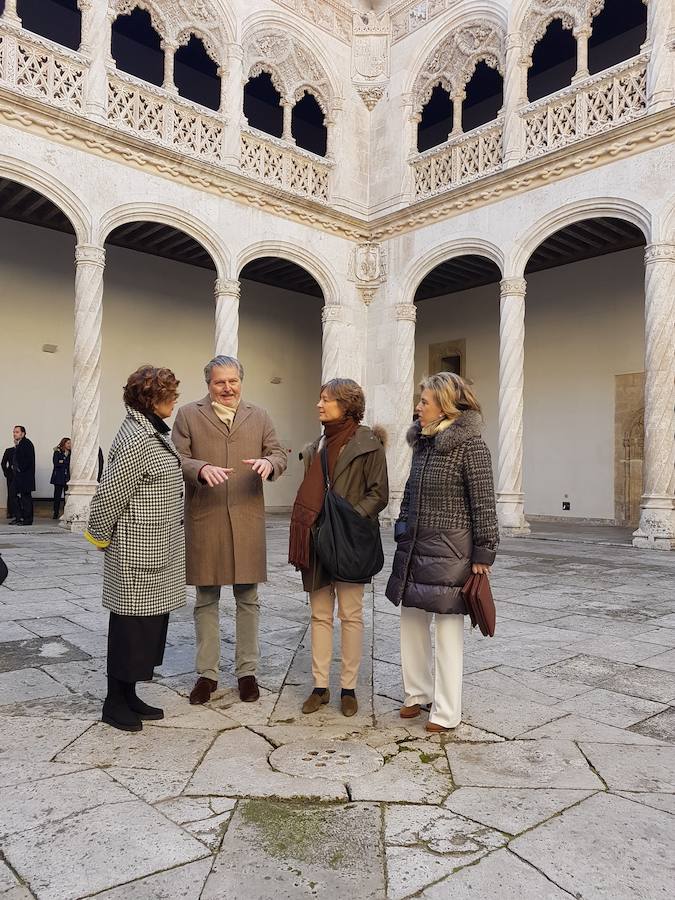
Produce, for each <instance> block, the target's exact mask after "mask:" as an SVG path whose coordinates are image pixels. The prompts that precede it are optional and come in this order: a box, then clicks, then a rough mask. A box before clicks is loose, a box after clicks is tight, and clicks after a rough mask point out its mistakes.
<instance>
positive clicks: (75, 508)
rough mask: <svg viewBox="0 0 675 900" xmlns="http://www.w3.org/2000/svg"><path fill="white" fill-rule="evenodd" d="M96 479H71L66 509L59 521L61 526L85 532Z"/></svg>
mask: <svg viewBox="0 0 675 900" xmlns="http://www.w3.org/2000/svg"><path fill="white" fill-rule="evenodd" d="M96 487H97V482H95V481H69V482H68V493H67V495H66V509H65V512H64V514H63V516H62V517H61V519H60V521H59V525H60V526H61V528H67V529H68V530H69V531H74V532H80V533H81V532H83V531H84V530H85V528H86V527H87V520H88V519H89V506H90V505H91V499H92V497H93V496H94V494H95V493H96Z"/></svg>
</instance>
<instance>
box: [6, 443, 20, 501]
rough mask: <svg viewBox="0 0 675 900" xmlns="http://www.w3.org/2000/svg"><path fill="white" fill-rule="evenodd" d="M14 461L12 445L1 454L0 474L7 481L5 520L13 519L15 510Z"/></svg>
mask: <svg viewBox="0 0 675 900" xmlns="http://www.w3.org/2000/svg"><path fill="white" fill-rule="evenodd" d="M13 459H14V445H13V444H12V446H11V447H7V449H6V450H5V452H4V453H3V454H2V474H3V475H4V476H5V478H6V479H7V518H8V519H15V518H16V514H17V512H18V510H17V503H16V489H15V488H14V471H13V469H12V460H13Z"/></svg>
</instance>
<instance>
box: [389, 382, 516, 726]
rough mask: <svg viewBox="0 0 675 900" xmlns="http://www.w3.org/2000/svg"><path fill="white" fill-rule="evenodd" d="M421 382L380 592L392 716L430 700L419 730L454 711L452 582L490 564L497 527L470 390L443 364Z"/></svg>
mask: <svg viewBox="0 0 675 900" xmlns="http://www.w3.org/2000/svg"><path fill="white" fill-rule="evenodd" d="M421 390H422V394H421V397H420V402H419V403H418V405H417V408H416V411H417V414H418V416H419V418H418V420H417V422H415V424H414V425H413V426H412V428H411V429H410V430H409V431H408V443H409V444H410V446H411V447H412V450H413V458H412V465H411V469H410V476H409V478H408V482H407V484H406V486H405V492H404V494H403V501H402V503H401V512H400V515H399V519H398V521H397V523H396V526H395V530H394V535H395V537H396V553H395V554H394V566H393V571H392V574H391V577H390V578H389V582H388V584H387V590H386V594H387V597H388V598H389V600H391V602H392V603H393V604H395V605H396V606H398V605H399V604H401V667H402V672H403V688H404V691H405V702H404V705H403V707H402V708H401V713H400V714H401V718H404V719H409V718H414V717H415V716H418V715H419V714H420V711H421V708H422V706H426V705H427V704H429V703H431V712H430V714H429V721H428V722H427V726H426V730H427V731H431V732H445V731H449V730H450V729H451V728H455V727H456V726H457V725H459V723H460V720H461V715H462V667H463V638H464V634H463V632H464V615H465V614H466V613H467V609H466V607H465V604H464V600H463V598H462V594H461V589H462V586H463V585H464V583H465V582H466V580H467V579H468V577H469V575H470V574H471V572H476V573H488V572H489V571H490V566H491V564H492V563H493V562H494V559H495V553H496V550H497V545H498V543H499V531H498V527H497V514H496V511H495V494H494V488H493V482H492V463H491V461H490V451H489V450H488V448H487V447H486V446H485V443H484V442H483V439H482V438H481V435H480V428H481V423H482V417H481V411H480V405H479V403H478V401H477V400H476V397H475V396H474V394H473V391H472V390H471V388H470V387H469V385H468V383H467V382H466V381H465V380H464V379H463V378H460V376H459V375H455V374H454V373H452V372H439V373H438V374H436V375H432V376H431V377H430V378H427V379H426V380H425V381H423V382H422V384H421ZM434 618H435V620H436V621H435V631H436V659H435V663H434V660H433V658H432V648H431V623H432V620H433V619H434ZM434 669H435V671H434Z"/></svg>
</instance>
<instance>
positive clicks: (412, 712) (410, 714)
mask: <svg viewBox="0 0 675 900" xmlns="http://www.w3.org/2000/svg"><path fill="white" fill-rule="evenodd" d="M421 712H422V707H421V706H420V705H419V703H413V705H412V706H402V707H401V708H400V710H399V711H398V714H399V716H400V717H401V718H402V719H416V718H417V716H419V714H420V713H421Z"/></svg>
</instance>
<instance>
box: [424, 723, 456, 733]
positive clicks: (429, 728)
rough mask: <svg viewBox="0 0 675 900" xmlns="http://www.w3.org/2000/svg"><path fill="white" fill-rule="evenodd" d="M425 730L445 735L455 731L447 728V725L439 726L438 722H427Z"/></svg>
mask: <svg viewBox="0 0 675 900" xmlns="http://www.w3.org/2000/svg"><path fill="white" fill-rule="evenodd" d="M424 729H425V731H430V732H431V733H432V734H445V733H446V732H448V731H454V728H446V727H445V725H437V724H436V722H427V724H426V725H425V726H424Z"/></svg>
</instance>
